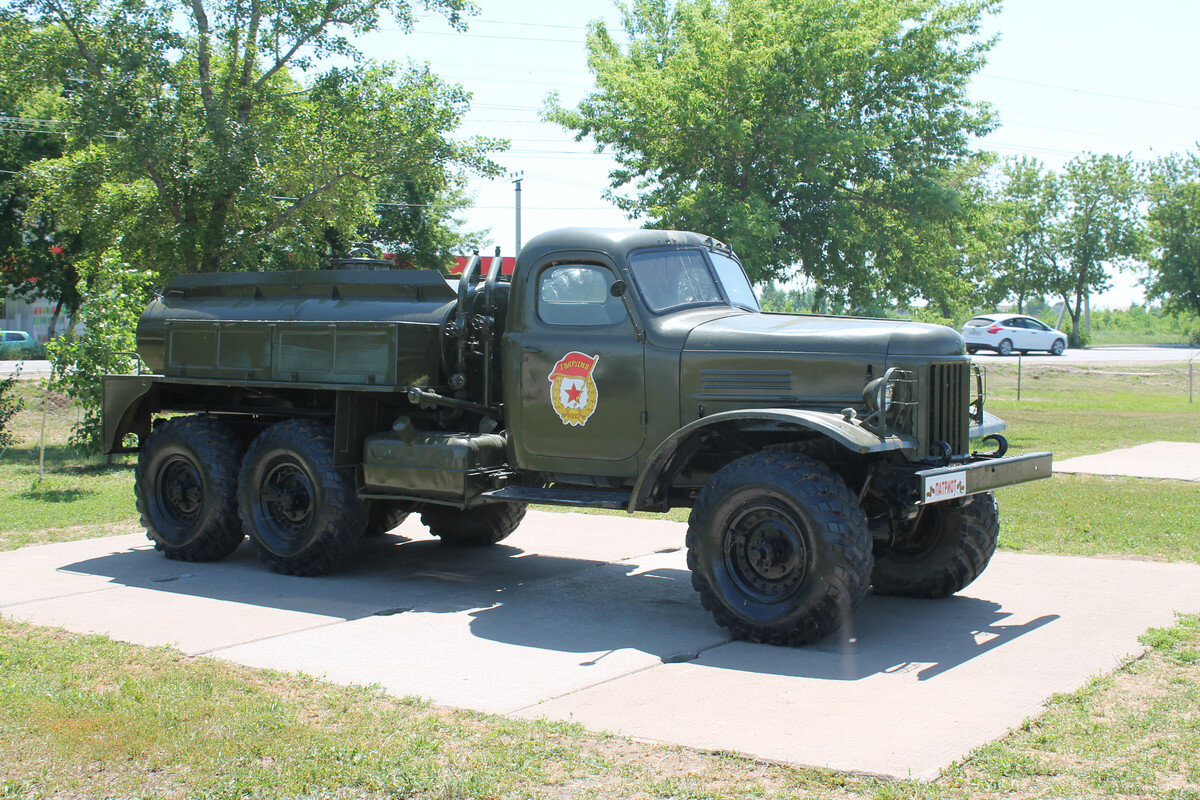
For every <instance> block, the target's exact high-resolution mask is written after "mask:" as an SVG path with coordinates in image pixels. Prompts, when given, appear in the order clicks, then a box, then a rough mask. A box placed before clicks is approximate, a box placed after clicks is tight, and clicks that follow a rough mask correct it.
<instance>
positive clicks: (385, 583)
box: [60, 536, 604, 620]
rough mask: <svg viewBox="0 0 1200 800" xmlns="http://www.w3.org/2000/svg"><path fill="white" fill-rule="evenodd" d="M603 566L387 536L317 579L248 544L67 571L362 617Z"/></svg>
mask: <svg viewBox="0 0 1200 800" xmlns="http://www.w3.org/2000/svg"><path fill="white" fill-rule="evenodd" d="M602 563H604V562H601V561H589V560H584V559H572V558H561V557H554V556H541V555H533V554H530V553H528V552H526V551H524V550H522V549H520V548H517V547H511V546H508V545H503V544H499V545H495V546H493V547H487V548H457V547H448V546H446V545H443V544H442V543H441V542H440V541H438V540H435V539H417V540H408V539H405V538H404V537H401V536H380V537H373V538H371V539H368V540H367V541H366V542H364V544H363V547H362V550H361V551H360V552H359V554H358V556H357V557H355V559H354V560H353V561H351V562H350V563H349V564H348V565H346V566H345V567H343V568H342V569H341V570H339V571H338V572H336V573H335V574H332V575H323V576H319V577H310V578H302V577H296V576H292V575H280V574H278V573H276V572H272V571H271V570H270V569H268V568H267V567H266V566H265V565H264V564H262V563H260V562H259V561H258V558H257V557H256V555H255V552H254V549H253V547H252V546H251V545H250V543H249V542H243V543H242V545H241V547H239V548H238V549H237V550H236V551H234V553H233V554H232V555H230V556H228V557H227V558H225V559H223V560H221V561H218V562H206V563H194V562H186V561H171V560H169V559H166V558H164V557H163V556H162V555H161V554H160V553H158V552H156V551H155V550H153V549H152V548H149V547H142V548H139V549H136V550H129V551H125V552H120V553H112V554H109V555H104V556H100V557H98V558H91V559H87V560H84V561H79V562H76V563H73V564H67V565H64V566H63V567H61V568H60V569H61V570H62V571H65V572H78V573H82V574H86V575H96V576H101V577H106V578H109V579H111V580H112V582H113V583H115V584H119V585H121V586H128V587H134V588H139V589H149V590H153V591H161V592H170V593H174V594H183V595H191V596H195V597H206V598H211V599H214V600H221V601H225V602H232V603H245V604H248V605H256V606H260V607H264V608H274V609H279V610H282V611H296V612H301V613H305V614H319V615H322V616H328V617H337V618H341V619H344V620H355V619H362V618H365V617H370V616H388V615H391V614H396V613H401V612H404V611H410V610H412V609H413V608H415V607H417V606H421V607H422V609H423V610H425V609H426V607H427V606H428V607H430V609H431V610H432V609H434V608H436V609H437V610H439V611H444V612H453V611H463V610H469V609H474V608H479V607H480V606H481V605H486V604H487V596H488V595H490V594H492V593H495V592H498V591H500V590H501V589H504V588H505V587H507V586H511V585H513V584H514V583H520V582H528V581H537V580H542V579H546V578H550V577H554V576H557V575H561V574H563V573H568V572H572V571H578V570H585V569H589V568H592V567H596V566H599V565H600V564H602Z"/></svg>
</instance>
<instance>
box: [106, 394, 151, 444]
mask: <svg viewBox="0 0 1200 800" xmlns="http://www.w3.org/2000/svg"><path fill="white" fill-rule="evenodd" d="M156 394H157V391H156V387H155V383H154V377H153V376H150V375H105V376H104V413H103V416H102V421H101V430H102V437H103V438H102V442H101V443H102V444H103V445H104V452H105V454H112V453H135V452H137V451H138V450H140V449H141V447H142V445H143V444H144V443H145V441H146V437H147V436H149V435H150V414H151V411H152V410H153V409H152V408H151V405H152V401H153V399H154V395H156ZM131 433H132V434H135V435H136V436H137V437H138V446H137V447H126V446H125V445H124V440H125V437H126V436H128V435H129V434H131Z"/></svg>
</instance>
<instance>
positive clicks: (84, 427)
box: [46, 253, 158, 453]
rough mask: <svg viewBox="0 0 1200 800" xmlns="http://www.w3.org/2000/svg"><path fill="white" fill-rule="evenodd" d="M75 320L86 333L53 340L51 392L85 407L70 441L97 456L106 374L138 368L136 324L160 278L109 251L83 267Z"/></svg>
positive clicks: (51, 346) (100, 446) (100, 445)
mask: <svg viewBox="0 0 1200 800" xmlns="http://www.w3.org/2000/svg"><path fill="white" fill-rule="evenodd" d="M79 270H80V279H79V294H80V296H81V297H82V298H83V304H82V305H80V307H79V314H78V316H77V319H78V320H79V322H81V323H83V332H82V333H75V332H74V331H71V332H69V333H67V334H65V335H63V336H60V337H59V338H57V339H55V340H54V341H52V342H50V343H49V344H48V345H47V347H46V350H47V351H48V354H49V357H50V360H51V377H50V388H52V389H55V390H57V391H61V392H64V393H65V394H67V395H68V396H70V397H71V398H73V399H74V400H77V401H78V402H79V403H80V405H81V406H82V407H83V416H82V417H81V419H80V421H79V423H78V424H76V425H75V427H74V429H73V430H72V431H71V443H72V444H73V445H75V446H76V447H77V448H79V449H80V450H82V451H83V452H85V453H99V452H100V450H101V449H102V442H101V430H102V429H101V415H102V411H103V401H104V388H103V380H102V378H103V376H104V375H105V374H106V373H109V372H122V371H127V370H129V369H131V368H132V367H134V366H135V363H134V362H135V361H136V358H137V357H136V356H129V355H119V354H121V353H130V352H132V351H134V350H135V349H136V347H137V337H136V333H137V321H138V317H139V316H140V315H141V313H142V309H143V308H145V306H146V303H147V301H148V300H149V299H150V295H151V288H152V287H153V285H154V282H155V281H156V280H157V277H158V276H157V274H156V273H154V272H147V271H144V270H138V269H133V268H132V267H130V266H129V265H128V264H126V263H124V262H122V261H120V260H119V259H118V258H117V257H116V256H115V255H110V254H109V253H105V254H104V255H103V256H102V257H101V258H100V259H99V262H98V263H90V264H84V265H80V267H79Z"/></svg>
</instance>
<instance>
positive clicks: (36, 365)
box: [0, 361, 50, 378]
mask: <svg viewBox="0 0 1200 800" xmlns="http://www.w3.org/2000/svg"><path fill="white" fill-rule="evenodd" d="M17 367H20V368H21V377H22V378H44V377H46V376H47V375H49V374H50V362H49V361H0V378H7V377H8V376H9V375H11V374H12V373H13V372H15V371H16V369H17Z"/></svg>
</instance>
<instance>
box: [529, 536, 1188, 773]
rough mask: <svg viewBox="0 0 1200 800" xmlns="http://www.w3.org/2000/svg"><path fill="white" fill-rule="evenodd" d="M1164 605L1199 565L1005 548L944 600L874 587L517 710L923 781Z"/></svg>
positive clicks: (1069, 681) (1111, 663)
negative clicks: (753, 636) (842, 624)
mask: <svg viewBox="0 0 1200 800" xmlns="http://www.w3.org/2000/svg"><path fill="white" fill-rule="evenodd" d="M1175 610H1183V611H1194V610H1200V565H1195V564H1162V563H1151V562H1132V561H1119V560H1101V559H1080V558H1062V557H1053V556H1025V555H1016V554H1007V553H1001V554H998V555H997V556H996V558H995V560H994V561H993V562H992V565H991V566H990V567H989V569H988V571H987V572H985V573H984V575H983V576H982V577H981V578H980V579H979V580H978V581H976V583H975V584H973V585H971V586H970V587H968V588H967V589H966V590H965V591H964V592H963V593H962V594H961V595H959V596H956V597H953V598H950V599H948V600H944V601H933V602H930V601H918V600H905V599H898V598H885V597H875V596H872V597H869V598H868V599H867V601H866V602H865V603H864V606H863V607H862V608H861V609H860V611H859V613H858V614H857V615H856V616H855V619H854V622H853V627H852V628H851V629H848V630H846V631H844V632H843V634H842V635H840V636H835V637H833V639H831V640H826V641H825V642H822V643H821V644H819V645H817V646H813V647H807V648H797V649H786V648H775V647H767V646H763V645H754V644H748V643H745V642H733V643H730V644H728V645H725V646H723V647H717V648H714V649H711V650H708V651H706V652H704V653H702V654H701V655H700V656H699V658H697V659H696V660H694V661H692V662H690V663H683V664H666V665H663V666H661V667H658V668H656V669H652V670H645V671H642V672H639V673H636V674H633V675H629V676H626V677H623V678H620V679H618V680H615V681H611V682H608V683H605V684H603V685H600V686H596V687H592V688H590V689H587V690H584V691H582V692H578V693H575V694H573V695H569V696H566V697H561V698H558V699H556V700H552V701H548V702H546V703H543V704H541V705H539V706H537V707H535V708H531V709H526V710H524V711H522V712H520V715H521V716H527V717H547V718H551V719H567V720H571V721H574V722H578V723H581V724H583V725H585V726H587V727H590V728H594V729H605V730H610V731H615V732H618V733H624V734H628V735H633V736H639V737H646V738H650V739H656V740H660V741H664V742H671V743H674V744H685V745H689V746H692V747H698V748H705V749H714V750H735V751H739V752H743V753H748V754H750V755H754V756H758V757H761V758H766V759H771V760H777V761H784V762H790V763H798V764H803V765H808V766H824V767H831V768H833V769H839V770H847V771H854V772H868V773H877V774H882V775H889V776H895V777H911V778H918V779H927V778H932V777H935V776H936V775H937V774H938V772H939V770H941V769H942V768H943V767H945V766H947V765H948V764H950V763H952V762H953V761H955V760H957V759H960V758H962V757H963V756H965V755H966V754H967V753H969V752H970V751H971V750H972V749H974V748H975V747H978V746H980V745H982V744H984V743H986V742H988V741H991V740H993V739H995V738H998V737H1000V736H1002V735H1004V734H1005V733H1006V732H1007V731H1008V730H1009V729H1011V728H1013V727H1015V726H1017V725H1019V724H1020V723H1021V722H1022V721H1023V720H1024V719H1025V718H1027V717H1030V716H1035V715H1037V714H1039V713H1040V712H1041V710H1042V708H1043V702H1044V701H1045V699H1046V698H1047V697H1048V696H1049V695H1051V694H1053V693H1055V692H1065V691H1072V690H1074V689H1076V688H1078V687H1080V686H1081V685H1083V683H1084V682H1086V680H1087V678H1088V677H1089V676H1091V675H1095V674H1097V673H1101V672H1105V671H1108V670H1111V669H1113V668H1114V667H1116V666H1117V665H1118V664H1120V663H1121V661H1122V660H1123V659H1124V658H1126V657H1127V656H1129V655H1131V654H1134V653H1137V652H1140V650H1141V646H1140V644H1139V643H1138V637H1139V636H1140V635H1141V634H1142V633H1143V632H1144V631H1145V630H1146V629H1147V628H1149V627H1153V626H1160V625H1168V624H1170V623H1171V622H1172V621H1173V619H1174V611H1175ZM668 698H669V699H668Z"/></svg>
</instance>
